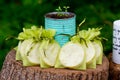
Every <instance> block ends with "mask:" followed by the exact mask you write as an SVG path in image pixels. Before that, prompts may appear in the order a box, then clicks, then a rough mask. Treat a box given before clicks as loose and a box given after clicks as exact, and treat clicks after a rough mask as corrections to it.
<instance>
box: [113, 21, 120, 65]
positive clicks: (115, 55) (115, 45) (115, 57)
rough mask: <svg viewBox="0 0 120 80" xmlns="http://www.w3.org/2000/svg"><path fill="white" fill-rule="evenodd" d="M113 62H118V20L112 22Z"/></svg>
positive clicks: (119, 60)
mask: <svg viewBox="0 0 120 80" xmlns="http://www.w3.org/2000/svg"><path fill="white" fill-rule="evenodd" d="M112 59H113V62H114V63H117V64H120V20H116V21H114V22H113V57H112Z"/></svg>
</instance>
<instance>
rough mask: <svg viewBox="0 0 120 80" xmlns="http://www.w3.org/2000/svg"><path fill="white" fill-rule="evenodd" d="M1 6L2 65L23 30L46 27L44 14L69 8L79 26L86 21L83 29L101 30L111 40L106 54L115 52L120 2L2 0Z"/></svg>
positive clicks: (0, 0) (105, 48)
mask: <svg viewBox="0 0 120 80" xmlns="http://www.w3.org/2000/svg"><path fill="white" fill-rule="evenodd" d="M106 2H107V4H106ZM113 3H114V4H113ZM0 5H1V7H0V66H2V63H3V61H4V58H5V56H6V54H7V53H8V51H9V50H11V49H12V48H14V47H15V46H16V45H17V43H18V41H17V40H15V39H14V38H15V37H17V36H18V33H19V32H21V31H22V28H23V27H25V26H26V27H28V28H29V27H30V25H31V24H34V25H39V26H40V25H43V26H44V15H45V14H46V13H48V12H51V11H55V9H56V8H57V7H58V6H70V9H68V11H70V12H74V13H75V14H76V18H77V20H76V23H77V25H78V24H79V23H80V22H81V21H82V20H83V19H84V18H86V22H85V23H84V24H83V25H82V26H81V27H80V29H87V28H88V27H90V28H91V27H99V26H100V27H102V28H103V29H102V36H103V37H105V38H107V39H108V41H107V42H104V52H105V54H108V53H109V52H111V51H112V23H113V21H114V20H117V19H119V17H120V13H119V10H118V9H119V5H120V1H119V0H111V1H109V0H96V1H90V0H81V1H78V0H51V1H49V0H0ZM6 38H7V39H8V38H9V39H8V40H6Z"/></svg>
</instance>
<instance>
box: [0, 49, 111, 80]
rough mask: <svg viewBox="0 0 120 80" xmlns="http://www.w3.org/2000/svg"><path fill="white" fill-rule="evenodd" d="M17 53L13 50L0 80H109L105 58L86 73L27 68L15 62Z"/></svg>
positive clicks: (0, 73) (4, 65) (5, 62)
mask: <svg viewBox="0 0 120 80" xmlns="http://www.w3.org/2000/svg"><path fill="white" fill-rule="evenodd" d="M15 55H16V51H15V50H11V51H10V52H9V53H8V55H7V56H6V59H5V61H4V63H3V67H2V70H1V72H0V80H108V75H109V61H108V59H107V58H106V57H105V56H104V57H103V64H102V65H97V68H96V69H87V70H85V71H80V70H70V69H55V68H47V69H41V68H40V67H39V66H31V67H25V66H22V62H21V61H16V60H15Z"/></svg>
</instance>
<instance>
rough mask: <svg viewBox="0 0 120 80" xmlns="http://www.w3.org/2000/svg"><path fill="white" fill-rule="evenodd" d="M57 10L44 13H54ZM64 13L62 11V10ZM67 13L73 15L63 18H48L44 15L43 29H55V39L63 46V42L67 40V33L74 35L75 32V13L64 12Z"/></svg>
mask: <svg viewBox="0 0 120 80" xmlns="http://www.w3.org/2000/svg"><path fill="white" fill-rule="evenodd" d="M56 13H57V12H51V13H47V14H46V15H48V14H49V15H50V14H56ZM63 13H64V12H63ZM65 13H67V14H68V15H69V14H73V15H74V16H73V17H70V18H64V19H57V18H50V17H47V16H46V15H45V29H55V30H56V36H55V40H56V41H57V42H58V43H59V44H60V46H63V45H64V44H65V43H67V42H68V41H69V38H70V37H69V36H67V35H71V36H73V35H75V33H76V15H75V14H74V13H71V12H65Z"/></svg>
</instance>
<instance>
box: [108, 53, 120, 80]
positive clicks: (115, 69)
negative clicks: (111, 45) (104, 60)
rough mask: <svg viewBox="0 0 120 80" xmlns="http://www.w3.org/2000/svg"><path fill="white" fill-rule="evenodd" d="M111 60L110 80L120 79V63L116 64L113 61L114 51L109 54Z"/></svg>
mask: <svg viewBox="0 0 120 80" xmlns="http://www.w3.org/2000/svg"><path fill="white" fill-rule="evenodd" d="M109 62H110V68H109V69H110V70H109V71H110V72H109V73H110V76H109V80H120V64H116V63H114V62H113V61H112V53H111V54H110V55H109Z"/></svg>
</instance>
